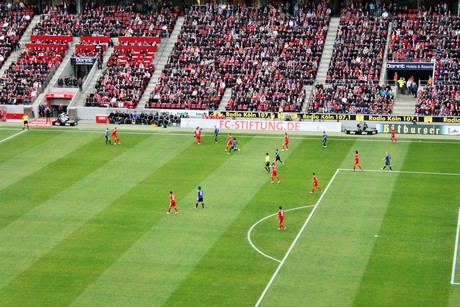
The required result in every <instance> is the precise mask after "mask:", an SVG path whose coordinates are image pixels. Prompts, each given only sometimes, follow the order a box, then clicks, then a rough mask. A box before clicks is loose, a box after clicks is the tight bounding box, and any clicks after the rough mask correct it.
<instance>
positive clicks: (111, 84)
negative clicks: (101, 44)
mask: <svg viewBox="0 0 460 307" xmlns="http://www.w3.org/2000/svg"><path fill="white" fill-rule="evenodd" d="M133 53H134V51H133V50H124V49H118V50H117V49H116V50H114V51H113V53H112V55H111V56H110V59H109V60H108V62H107V69H105V70H104V72H103V73H102V76H101V78H100V79H99V80H98V81H97V83H96V86H95V89H94V92H93V93H91V94H90V95H89V96H88V97H87V98H86V104H85V105H86V106H91V107H112V108H118V107H124V108H135V107H136V106H137V104H138V103H139V100H140V98H141V97H142V94H143V93H144V91H145V89H146V87H147V85H148V83H149V82H150V78H151V76H152V73H153V71H154V66H153V63H152V62H151V59H150V62H148V61H144V59H143V58H140V59H139V60H137V61H133V60H131V59H132V58H133ZM121 59H123V60H121Z"/></svg>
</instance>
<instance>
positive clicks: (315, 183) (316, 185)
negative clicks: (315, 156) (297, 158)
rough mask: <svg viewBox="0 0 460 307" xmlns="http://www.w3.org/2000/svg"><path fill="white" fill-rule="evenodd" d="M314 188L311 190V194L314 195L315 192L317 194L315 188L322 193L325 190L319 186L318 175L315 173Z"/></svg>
mask: <svg viewBox="0 0 460 307" xmlns="http://www.w3.org/2000/svg"><path fill="white" fill-rule="evenodd" d="M312 179H313V187H312V188H311V192H310V194H312V193H313V192H315V188H317V189H318V190H319V191H320V192H322V191H323V190H322V189H321V187H320V186H319V185H318V178H317V177H316V174H315V173H313V177H312Z"/></svg>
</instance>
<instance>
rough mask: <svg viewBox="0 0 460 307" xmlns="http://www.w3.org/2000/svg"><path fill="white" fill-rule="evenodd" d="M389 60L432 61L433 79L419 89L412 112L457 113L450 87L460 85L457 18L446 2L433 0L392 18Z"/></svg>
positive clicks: (458, 23) (459, 38) (459, 37)
mask: <svg viewBox="0 0 460 307" xmlns="http://www.w3.org/2000/svg"><path fill="white" fill-rule="evenodd" d="M388 60H389V61H405V62H433V63H435V64H436V66H435V73H434V81H431V80H429V81H430V82H429V83H430V84H428V86H426V87H425V88H422V89H421V90H420V91H419V94H418V100H417V105H416V110H415V113H416V114H420V115H451V114H456V113H457V112H456V110H457V107H456V106H457V104H456V102H455V100H452V99H453V98H455V96H456V95H452V89H453V88H456V86H457V85H459V84H460V18H459V17H454V16H452V14H451V12H450V11H449V8H448V5H447V3H443V2H441V3H438V4H436V3H435V4H433V5H432V6H428V7H421V8H420V9H419V10H416V11H414V12H412V14H399V15H398V16H397V17H395V18H394V22H393V30H392V32H391V34H390V37H389V44H388ZM431 83H433V84H436V85H437V86H432V84H431ZM453 85H455V86H453ZM456 91H457V90H454V91H453V92H454V93H455V92H456ZM433 93H436V95H437V96H438V97H436V96H433Z"/></svg>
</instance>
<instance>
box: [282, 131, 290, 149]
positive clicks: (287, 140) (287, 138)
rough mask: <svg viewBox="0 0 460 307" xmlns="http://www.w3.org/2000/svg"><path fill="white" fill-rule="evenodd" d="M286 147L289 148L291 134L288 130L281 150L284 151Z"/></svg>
mask: <svg viewBox="0 0 460 307" xmlns="http://www.w3.org/2000/svg"><path fill="white" fill-rule="evenodd" d="M284 148H286V150H289V135H288V134H287V132H285V133H284V143H283V146H282V147H281V151H284Z"/></svg>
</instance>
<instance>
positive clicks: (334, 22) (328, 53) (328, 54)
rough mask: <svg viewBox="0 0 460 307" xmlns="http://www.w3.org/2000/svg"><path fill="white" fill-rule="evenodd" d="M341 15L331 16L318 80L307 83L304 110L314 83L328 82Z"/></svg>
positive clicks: (307, 104)
mask: <svg viewBox="0 0 460 307" xmlns="http://www.w3.org/2000/svg"><path fill="white" fill-rule="evenodd" d="M339 23H340V17H331V21H330V22H329V28H328V30H327V35H326V40H325V42H324V48H323V53H322V55H321V61H320V62H319V65H318V72H317V73H316V81H315V83H314V84H313V85H305V86H304V90H305V93H306V97H305V103H304V104H303V108H302V112H306V110H307V108H308V106H309V104H310V97H311V93H312V91H313V88H314V85H315V84H317V83H322V84H324V83H325V82H326V77H327V71H328V70H329V63H330V62H331V58H332V52H333V51H334V43H335V38H336V36H337V30H338V29H339Z"/></svg>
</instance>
